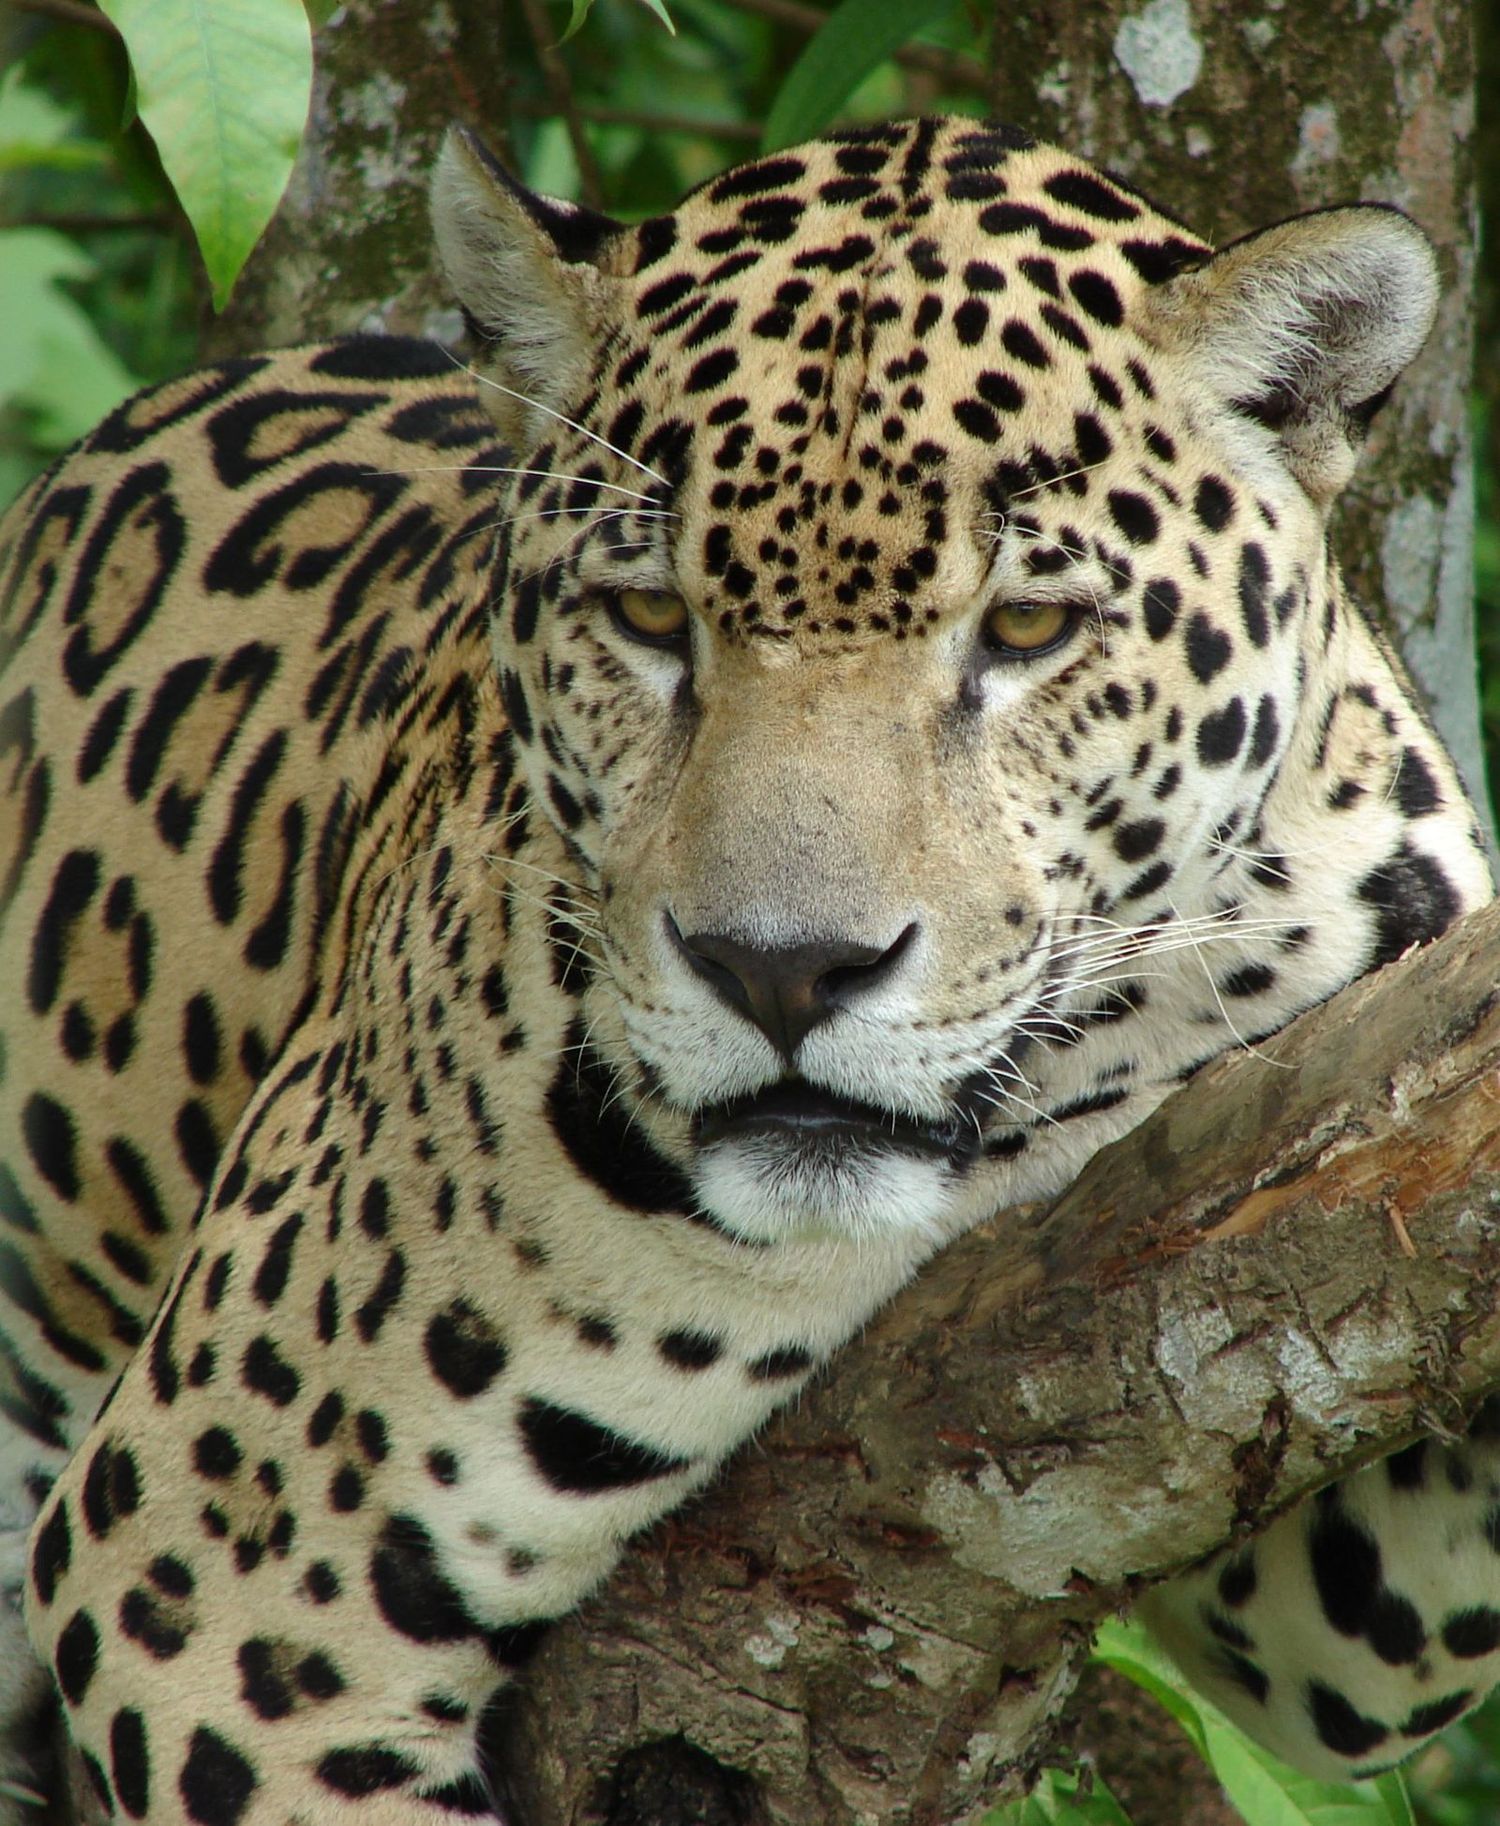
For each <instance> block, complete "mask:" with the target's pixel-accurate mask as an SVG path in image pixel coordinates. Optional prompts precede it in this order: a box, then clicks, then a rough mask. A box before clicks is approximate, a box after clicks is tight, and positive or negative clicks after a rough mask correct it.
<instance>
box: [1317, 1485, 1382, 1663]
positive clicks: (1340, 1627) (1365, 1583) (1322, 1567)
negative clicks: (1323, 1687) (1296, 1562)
mask: <svg viewBox="0 0 1500 1826" xmlns="http://www.w3.org/2000/svg"><path fill="white" fill-rule="evenodd" d="M1317 1505H1318V1507H1317V1516H1316V1520H1315V1521H1314V1523H1313V1527H1312V1531H1311V1534H1310V1537H1309V1541H1308V1550H1309V1553H1310V1556H1311V1560H1312V1574H1313V1583H1314V1584H1315V1585H1316V1586H1317V1589H1318V1599H1319V1602H1320V1603H1321V1604H1322V1606H1323V1614H1324V1616H1325V1617H1327V1619H1328V1621H1329V1622H1330V1623H1331V1624H1332V1625H1333V1627H1334V1628H1335V1629H1336V1630H1337V1631H1338V1632H1339V1634H1340V1635H1341V1636H1358V1635H1362V1634H1363V1633H1364V1629H1365V1624H1366V1621H1367V1619H1368V1618H1369V1616H1370V1614H1371V1612H1372V1611H1373V1609H1374V1606H1375V1600H1376V1598H1377V1596H1378V1595H1379V1593H1380V1591H1381V1589H1382V1586H1381V1575H1380V1548H1379V1546H1378V1545H1377V1544H1376V1541H1375V1537H1374V1535H1372V1534H1371V1533H1370V1532H1369V1530H1368V1529H1367V1528H1364V1527H1362V1526H1361V1525H1360V1523H1359V1522H1357V1521H1355V1520H1354V1518H1353V1517H1352V1516H1351V1515H1350V1514H1349V1512H1348V1511H1347V1510H1346V1509H1345V1507H1344V1505H1343V1503H1342V1501H1341V1500H1340V1497H1339V1493H1338V1490H1337V1488H1334V1489H1332V1490H1324V1491H1322V1492H1320V1493H1319V1496H1318V1498H1317Z"/></svg>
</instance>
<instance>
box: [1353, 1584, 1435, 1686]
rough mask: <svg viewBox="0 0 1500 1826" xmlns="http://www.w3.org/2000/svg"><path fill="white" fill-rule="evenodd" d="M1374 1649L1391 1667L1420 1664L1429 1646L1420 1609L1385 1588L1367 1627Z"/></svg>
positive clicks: (1377, 1600) (1371, 1645)
mask: <svg viewBox="0 0 1500 1826" xmlns="http://www.w3.org/2000/svg"><path fill="white" fill-rule="evenodd" d="M1365 1635H1366V1637H1367V1639H1368V1640H1369V1644H1370V1647H1371V1648H1372V1649H1374V1651H1375V1653H1376V1654H1377V1655H1379V1657H1380V1659H1381V1660H1382V1661H1384V1662H1385V1663H1386V1664H1387V1666H1389V1667H1404V1666H1407V1665H1409V1664H1410V1663H1411V1662H1413V1661H1416V1660H1417V1659H1418V1658H1419V1657H1420V1656H1421V1653H1422V1651H1423V1649H1425V1648H1426V1646H1427V1632H1426V1630H1424V1629H1423V1627H1422V1619H1421V1616H1420V1615H1419V1613H1418V1611H1417V1607H1416V1606H1415V1605H1414V1604H1413V1603H1412V1602H1411V1601H1410V1599H1408V1598H1403V1597H1401V1596H1399V1594H1397V1593H1396V1592H1393V1591H1392V1590H1391V1588H1390V1587H1389V1586H1388V1585H1386V1586H1382V1587H1381V1590H1380V1593H1379V1596H1378V1597H1377V1598H1376V1600H1375V1605H1374V1608H1373V1610H1372V1611H1371V1613H1370V1616H1369V1619H1368V1621H1367V1622H1366V1625H1365Z"/></svg>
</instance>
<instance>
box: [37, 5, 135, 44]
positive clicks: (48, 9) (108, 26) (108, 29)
mask: <svg viewBox="0 0 1500 1826" xmlns="http://www.w3.org/2000/svg"><path fill="white" fill-rule="evenodd" d="M13 4H14V5H15V6H16V7H17V8H18V10H19V11H21V12H23V13H42V14H44V15H45V16H46V17H47V18H48V19H61V20H63V21H64V22H65V23H66V24H68V25H86V26H88V27H89V28H90V30H92V31H95V32H104V33H107V34H108V36H109V37H111V38H118V37H119V35H120V29H119V27H118V26H117V25H116V24H115V23H114V21H113V20H112V19H106V18H105V16H104V14H103V13H101V12H100V11H99V9H98V7H96V6H85V5H83V3H82V0H13Z"/></svg>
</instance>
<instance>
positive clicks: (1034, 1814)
mask: <svg viewBox="0 0 1500 1826" xmlns="http://www.w3.org/2000/svg"><path fill="white" fill-rule="evenodd" d="M984 1826H1130V1819H1129V1816H1128V1815H1127V1814H1126V1812H1125V1809H1124V1808H1123V1807H1122V1806H1121V1805H1120V1803H1119V1802H1118V1801H1117V1800H1116V1799H1115V1797H1114V1796H1113V1795H1112V1794H1111V1793H1110V1791H1109V1789H1108V1788H1106V1787H1105V1785H1104V1783H1103V1781H1101V1780H1100V1778H1099V1777H1098V1776H1097V1775H1092V1774H1086V1773H1085V1774H1079V1773H1073V1774H1069V1773H1068V1771H1066V1770H1064V1769H1044V1770H1043V1771H1042V1773H1041V1775H1040V1776H1039V1777H1038V1778H1037V1783H1036V1786H1035V1787H1034V1788H1033V1789H1032V1791H1031V1793H1030V1794H1028V1795H1027V1796H1026V1799H1025V1800H1024V1801H1012V1802H1011V1803H1010V1805H1009V1806H1006V1807H999V1808H997V1809H996V1810H995V1811H994V1812H993V1813H990V1814H987V1815H986V1816H985V1819H984Z"/></svg>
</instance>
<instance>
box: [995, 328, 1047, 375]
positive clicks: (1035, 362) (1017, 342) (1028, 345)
mask: <svg viewBox="0 0 1500 1826" xmlns="http://www.w3.org/2000/svg"><path fill="white" fill-rule="evenodd" d="M1000 342H1001V346H1002V347H1003V348H1004V350H1005V352H1006V354H1007V355H1012V356H1014V357H1015V359H1016V360H1017V361H1019V362H1024V363H1025V365H1026V366H1027V367H1028V368H1050V367H1051V365H1052V357H1051V356H1050V355H1049V354H1048V353H1047V351H1046V349H1045V348H1044V347H1043V346H1042V344H1041V342H1040V341H1039V340H1038V339H1037V336H1036V333H1035V331H1033V330H1031V329H1029V328H1028V327H1027V326H1026V325H1025V324H1024V323H1022V322H1021V321H1020V319H1019V318H1016V317H1012V318H1011V320H1010V322H1009V323H1008V324H1006V326H1005V328H1004V329H1003V330H1002V331H1001V332H1000Z"/></svg>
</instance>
